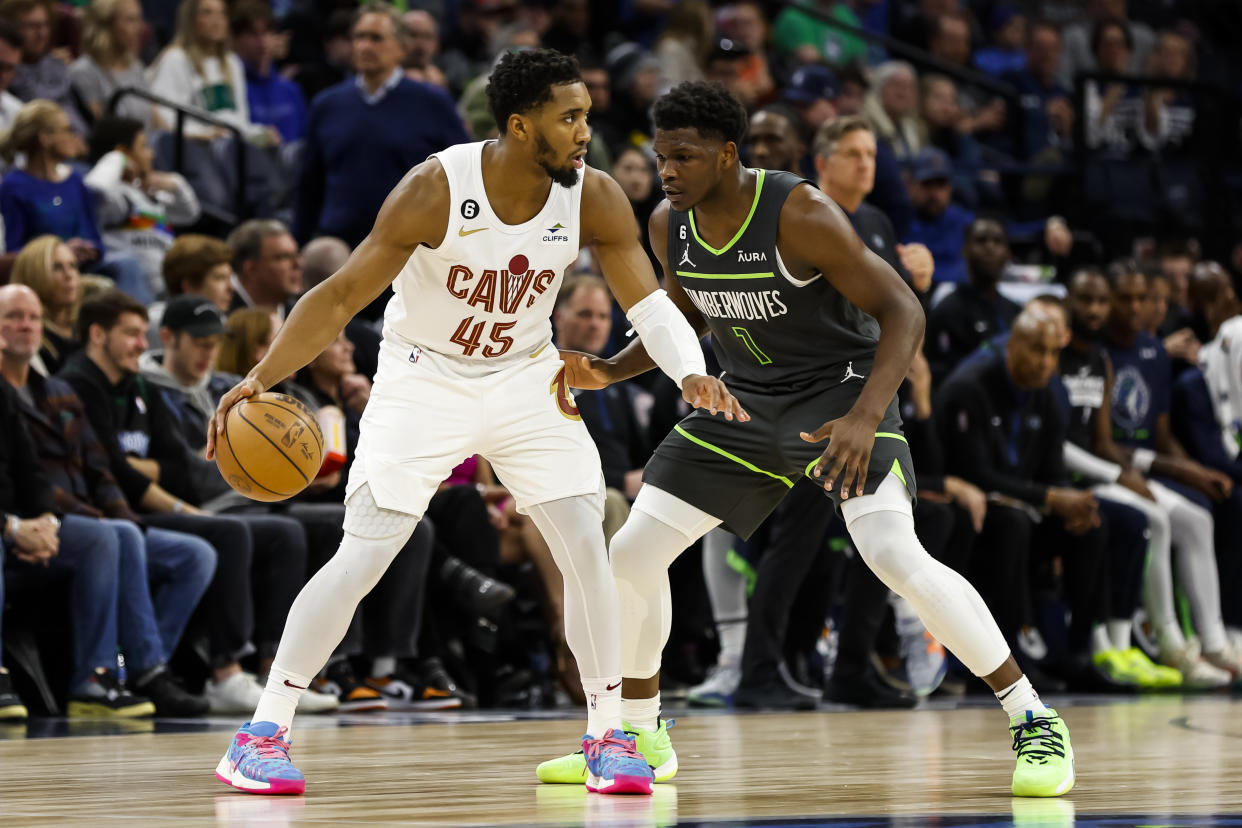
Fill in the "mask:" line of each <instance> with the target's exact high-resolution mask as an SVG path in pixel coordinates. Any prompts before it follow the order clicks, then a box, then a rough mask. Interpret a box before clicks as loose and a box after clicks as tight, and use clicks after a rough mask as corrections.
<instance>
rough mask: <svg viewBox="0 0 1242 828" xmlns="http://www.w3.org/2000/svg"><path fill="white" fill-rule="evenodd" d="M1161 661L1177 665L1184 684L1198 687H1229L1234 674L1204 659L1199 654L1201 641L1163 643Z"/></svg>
mask: <svg viewBox="0 0 1242 828" xmlns="http://www.w3.org/2000/svg"><path fill="white" fill-rule="evenodd" d="M1160 662H1161V663H1162V664H1166V665H1168V666H1169V667H1176V668H1177V669H1178V670H1180V671H1181V673H1182V686H1183V687H1192V688H1198V689H1209V688H1214V687H1228V686H1229V684H1230V682H1232V681H1233V675H1232V674H1231V673H1229V672H1228V671H1227V670H1222V669H1220V668H1219V667H1215V666H1213V665H1211V664H1209V663H1208V662H1206V661H1204V660H1203V659H1202V658H1200V656H1199V642H1198V641H1197V640H1193V639H1192V640H1190V641H1187V642H1186V643H1185V644H1184V645H1182V646H1181V647H1177V646H1173V645H1169V644H1167V643H1162V644H1161V647H1160Z"/></svg>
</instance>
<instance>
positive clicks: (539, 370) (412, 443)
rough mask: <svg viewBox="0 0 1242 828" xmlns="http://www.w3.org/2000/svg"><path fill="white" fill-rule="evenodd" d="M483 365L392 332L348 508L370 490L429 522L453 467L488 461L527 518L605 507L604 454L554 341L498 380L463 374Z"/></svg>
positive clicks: (366, 418) (382, 501)
mask: <svg viewBox="0 0 1242 828" xmlns="http://www.w3.org/2000/svg"><path fill="white" fill-rule="evenodd" d="M478 368H479V366H478V365H477V364H470V365H468V366H463V365H462V364H461V363H460V362H459V361H457V360H454V359H452V358H450V357H446V356H444V355H442V354H437V353H434V352H430V351H424V350H422V349H420V348H418V347H417V346H416V345H414V344H412V343H409V342H406V341H404V340H402V339H399V338H397V337H396V336H395V335H393V334H392V333H391V332H390V331H385V333H384V339H383V341H382V343H381V345H380V355H379V370H378V371H377V372H376V375H375V385H374V387H373V388H372V390H371V398H370V400H369V402H368V403H367V407H366V411H365V412H364V413H363V415H362V423H361V435H360V438H359V441H358V450H357V455H356V457H355V458H354V463H353V466H352V468H351V469H350V473H349V484H348V486H347V488H346V495H345V499H346V501H348V500H349V498H350V496H352V495H353V493H354V492H355V491H357V490H358V489H359V488H361V486H362V485H363V483H369V484H370V486H371V492H372V494H373V495H374V497H375V501H376V503H377V504H379V505H380V506H382V507H383V508H385V509H392V510H394V511H398V512H404V513H406V514H409V515H414V516H416V517H422V515H423V512H424V511H425V510H426V508H427V503H428V502H429V501H430V500H431V496H432V495H433V494H435V492H436V489H437V488H438V487H439V486H440V484H441V483H443V482H444V480H445V479H446V478H447V477H448V476H449V474H450V473H451V472H452V470H453V469H454V468H455V467H456V466H457V465H459V464H460V463H461V462H462V461H464V460H465V459H466V458H468V457H470V456H472V455H475V454H478V455H481V456H483V457H484V458H486V459H487V460H488V461H489V462H491V464H492V467H493V468H494V469H495V471H496V474H497V476H498V477H499V479H500V483H501V484H503V485H504V486H505V487H506V488H508V490H509V491H510V493H511V494H512V495H513V498H514V501H515V503H516V505H517V509H518V511H519V512H522V513H523V514H525V513H526V510H527V509H528V508H529V507H531V506H534V505H535V504H538V503H546V502H548V501H551V500H559V499H561V498H565V497H574V496H577V495H593V496H596V497H599V498H601V504H600V508H601V509H602V508H603V504H602V498H603V490H604V487H603V472H602V471H601V469H600V460H599V452H598V450H597V449H596V448H595V443H594V442H593V441H592V440H591V436H590V434H588V433H587V429H586V425H584V424H583V422H582V417H581V416H580V415H579V414H578V409H577V407H576V406H575V405H574V400H573V395H572V394H571V393H570V391H569V388H568V387H567V385H566V383H565V376H564V369H563V367H562V362H561V359H560V357H559V356H558V355H557V350H556V348H555V347H554V346H552V345H550V344H549V345H548V346H547V347H545V348H543V349H542V350H541V351H539V352H537V353H535V354H533V355H531V356H530V357H525V358H523V360H522V361H520V362H519V361H513V362H512V363H511V364H510V365H508V366H507V367H505V368H502V369H501V370H499V371H496V372H494V373H490V374H486V375H483V376H468V375H463V374H464V373H465V372H468V371H469V370H470V369H474V373H475V374H477V373H478Z"/></svg>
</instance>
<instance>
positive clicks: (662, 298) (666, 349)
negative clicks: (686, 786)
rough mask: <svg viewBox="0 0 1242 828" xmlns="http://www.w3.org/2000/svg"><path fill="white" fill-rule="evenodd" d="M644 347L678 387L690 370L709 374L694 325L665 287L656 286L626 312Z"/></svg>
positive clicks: (690, 372)
mask: <svg viewBox="0 0 1242 828" xmlns="http://www.w3.org/2000/svg"><path fill="white" fill-rule="evenodd" d="M626 316H627V317H628V318H629V320H630V322H631V323H632V324H633V325H634V330H635V331H637V332H638V338H639V339H641V340H642V341H643V347H645V348H646V349H647V353H648V354H650V355H651V358H652V359H653V360H655V364H656V365H658V366H660V370H661V371H663V372H664V373H666V374H668V375H669V377H671V378H672V380H673V382H675V383H677V387H678V388H681V381H682V380H683V379H685V378H686V377H687V376H689V375H690V374H706V373H707V363H706V362H704V360H703V349H702V348H700V347H699V338H698V337H697V336H696V335H695V332H694V329H693V328H691V327H690V323H689V322H687V321H686V317H684V316H682V314H681V311H679V310H678V309H677V306H676V305H674V304H673V300H672V299H669V298H668V294H667V293H665V292H664V291H663V290H662V289H656V290H655V291H653V292H651V293H649V294H648V295H647V296H645V297H643V299H642V301H640V302H639V303H638V304H636V305H635V306H634V307H632V308H630V310H629V312H628V313H626Z"/></svg>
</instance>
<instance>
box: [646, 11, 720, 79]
mask: <svg viewBox="0 0 1242 828" xmlns="http://www.w3.org/2000/svg"><path fill="white" fill-rule="evenodd" d="M715 35H716V25H715V22H714V21H713V20H712V13H711V9H710V8H709V7H708V5H707V3H706V2H704V0H683V2H681V3H678V4H676V5H675V6H673V7H672V10H671V11H670V12H669V14H668V22H667V24H666V25H665V28H664V31H663V33H661V35H660V38H659V39H658V40H657V41H656V44H655V48H654V49H652V51H653V52H654V53H655V56H656V59H657V60H659V61H660V76H661V77H660V83H661V86H662V87H663V88H664V89H672V88H673V87H674V86H676V85H677V84H679V83H685V82H687V81H701V80H703V70H704V69H705V68H706V66H707V56H708V54H710V53H711V49H712V47H713V46H714V45H715Z"/></svg>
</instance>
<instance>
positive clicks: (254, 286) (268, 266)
mask: <svg viewBox="0 0 1242 828" xmlns="http://www.w3.org/2000/svg"><path fill="white" fill-rule="evenodd" d="M228 244H229V247H230V248H231V249H232V251H233V302H232V304H231V305H230V308H229V309H230V310H237V309H238V308H253V307H269V308H275V309H276V313H278V314H280V318H281V319H284V318H285V315H286V314H287V313H288V312H289V309H290V308H291V307H293V301H294V300H295V299H296V298H297V297H298V295H299V294H301V293H302V265H301V261H300V260H299V258H298V243H297V242H296V241H294V239H293V236H292V234H290V233H289V230H288V228H286V227H285V226H284V225H283V224H281V223H280V222H279V221H275V220H274V219H251V220H250V221H248V222H246V223H245V224H242V225H241V226H240V227H238V228H237V229H236V230H234V231H233V232H232V233H230V234H229V238H228Z"/></svg>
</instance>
